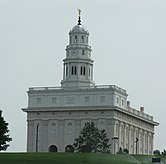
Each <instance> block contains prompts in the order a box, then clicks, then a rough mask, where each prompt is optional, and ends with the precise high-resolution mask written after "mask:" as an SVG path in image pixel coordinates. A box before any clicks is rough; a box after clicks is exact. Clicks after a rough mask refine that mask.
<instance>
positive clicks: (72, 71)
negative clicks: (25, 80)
mask: <svg viewBox="0 0 166 164" xmlns="http://www.w3.org/2000/svg"><path fill="white" fill-rule="evenodd" d="M71 74H72V75H73V74H74V67H73V66H72V67H71Z"/></svg>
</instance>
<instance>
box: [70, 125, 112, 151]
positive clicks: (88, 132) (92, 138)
mask: <svg viewBox="0 0 166 164" xmlns="http://www.w3.org/2000/svg"><path fill="white" fill-rule="evenodd" d="M108 143H109V139H108V138H107V135H106V133H105V130H99V129H98V128H97V127H95V124H94V123H93V122H87V123H85V126H84V128H83V129H82V131H81V132H80V134H79V136H78V138H76V139H75V140H74V144H73V146H74V150H75V151H76V152H84V153H91V152H95V153H96V152H102V153H106V152H109V147H110V145H109V144H108Z"/></svg>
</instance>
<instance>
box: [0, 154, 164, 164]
mask: <svg viewBox="0 0 166 164" xmlns="http://www.w3.org/2000/svg"><path fill="white" fill-rule="evenodd" d="M151 159H152V156H143V155H140V156H139V155H133V156H131V155H128V154H121V155H120V154H119V155H112V154H84V153H0V164H1V163H2V164H151V163H152V160H151ZM164 160H166V158H164V159H163V161H164Z"/></svg>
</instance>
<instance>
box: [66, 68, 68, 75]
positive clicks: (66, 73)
mask: <svg viewBox="0 0 166 164" xmlns="http://www.w3.org/2000/svg"><path fill="white" fill-rule="evenodd" d="M67 76H68V67H66V77H67Z"/></svg>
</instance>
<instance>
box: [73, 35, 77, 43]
mask: <svg viewBox="0 0 166 164" xmlns="http://www.w3.org/2000/svg"><path fill="white" fill-rule="evenodd" d="M74 42H75V43H76V42H77V35H75V37H74Z"/></svg>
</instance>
